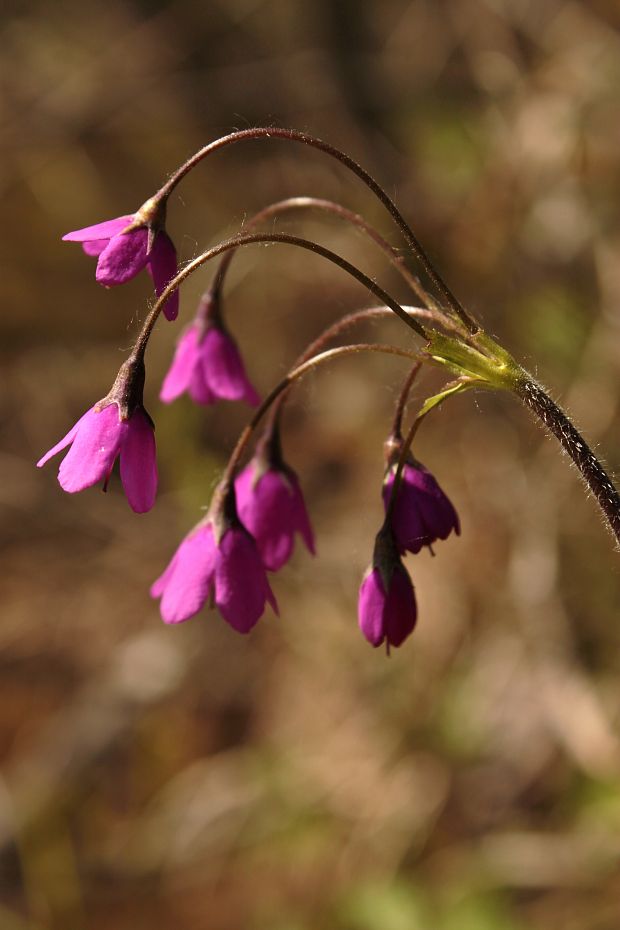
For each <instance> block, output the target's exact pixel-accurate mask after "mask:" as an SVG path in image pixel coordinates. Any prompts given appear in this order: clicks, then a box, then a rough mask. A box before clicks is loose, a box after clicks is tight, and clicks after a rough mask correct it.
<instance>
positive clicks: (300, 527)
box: [289, 475, 316, 555]
mask: <svg viewBox="0 0 620 930" xmlns="http://www.w3.org/2000/svg"><path fill="white" fill-rule="evenodd" d="M289 480H290V481H291V482H292V489H293V491H292V493H293V501H292V508H293V519H294V521H295V529H296V530H297V532H298V533H299V534H300V536H301V538H302V539H303V541H304V542H305V544H306V548H307V550H308V552H309V553H310V554H311V555H316V547H315V544H314V531H313V529H312V524H311V523H310V517H309V516H308V511H307V509H306V502H305V500H304V496H303V493H302V490H301V485H300V484H299V480H298V478H297V476H294V475H291V476H290V478H289Z"/></svg>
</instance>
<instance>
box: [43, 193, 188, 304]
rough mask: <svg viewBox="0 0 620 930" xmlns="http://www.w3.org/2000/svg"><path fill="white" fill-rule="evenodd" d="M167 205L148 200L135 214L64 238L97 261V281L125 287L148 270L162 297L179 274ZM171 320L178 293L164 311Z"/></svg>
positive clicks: (176, 292) (80, 230) (99, 224)
mask: <svg viewBox="0 0 620 930" xmlns="http://www.w3.org/2000/svg"><path fill="white" fill-rule="evenodd" d="M165 213H166V205H165V202H156V201H153V200H147V201H146V203H145V204H143V205H142V206H141V207H140V209H139V210H138V211H137V212H136V213H130V214H128V215H127V216H119V217H117V218H116V219H114V220H105V221H104V222H103V223H96V224H95V225H94V226H85V227H84V229H76V230H74V231H73V232H70V233H67V234H66V236H63V237H62V238H63V241H65V242H81V243H82V248H83V249H84V251H85V252H86V254H87V255H92V256H95V257H97V258H98V261H97V272H96V275H95V277H96V279H97V281H98V282H99V284H103V285H104V286H105V287H113V286H114V285H115V284H124V283H125V281H129V280H131V278H135V276H136V275H137V274H138V273H139V272H140V271H142V269H143V268H147V269H148V271H149V274H150V275H151V277H152V278H153V284H154V285H155V293H156V294H157V296H158V297H159V295H160V294H162V293H163V291H164V289H165V287H166V285H167V284H168V283H169V281H171V280H172V278H173V277H174V276H175V274H176V273H177V253H176V249H175V247H174V244H173V242H172V240H171V238H170V236H169V235H168V233H167V232H166V229H165ZM163 312H164V315H165V316H166V318H167V319H168V320H176V318H177V316H178V314H179V291H178V288H177V290H175V291H174V293H173V294H171V295H170V297H169V298H168V300H167V301H166V303H165V304H164V307H163Z"/></svg>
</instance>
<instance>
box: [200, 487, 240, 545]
mask: <svg viewBox="0 0 620 930" xmlns="http://www.w3.org/2000/svg"><path fill="white" fill-rule="evenodd" d="M198 525H199V526H201V525H210V526H211V528H212V529H213V536H214V537H215V542H216V545H218V546H219V544H220V542H221V540H222V537H223V536H224V534H225V533H227V532H228V530H241V531H242V532H244V533H247V530H246V529H245V527H244V526H243V524H242V523H241V520H240V519H239V515H238V513H237V495H236V493H235V483H234V481H230V480H228V479H226V478H225V479H224V480H223V481H220V483H219V484H218V486H217V487H216V489H215V491H214V492H213V497H212V498H211V503H210V504H209V510H208V511H207V515H206V517H205V518H204V520H201V522H200V523H199V524H198ZM248 535H249V534H248Z"/></svg>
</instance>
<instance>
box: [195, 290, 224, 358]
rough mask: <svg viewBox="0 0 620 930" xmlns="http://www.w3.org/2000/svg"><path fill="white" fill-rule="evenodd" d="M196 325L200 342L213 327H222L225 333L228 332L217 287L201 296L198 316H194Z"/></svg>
mask: <svg viewBox="0 0 620 930" xmlns="http://www.w3.org/2000/svg"><path fill="white" fill-rule="evenodd" d="M194 325H195V327H196V331H197V335H198V344H200V343H201V342H202V341H203V339H204V337H205V336H206V335H207V333H208V332H209V330H210V329H211V328H212V327H216V328H217V329H221V330H222V332H225V333H227V332H228V330H227V328H226V325H225V324H224V318H223V316H222V309H221V306H220V296H219V293H218V291H217V290H216V289H215V288H212V287H211V288H209V290H208V291H205V292H204V294H203V295H202V297H201V298H200V302H199V304H198V309H197V310H196V316H195V317H194Z"/></svg>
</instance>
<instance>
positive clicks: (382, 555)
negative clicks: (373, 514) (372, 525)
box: [372, 520, 402, 596]
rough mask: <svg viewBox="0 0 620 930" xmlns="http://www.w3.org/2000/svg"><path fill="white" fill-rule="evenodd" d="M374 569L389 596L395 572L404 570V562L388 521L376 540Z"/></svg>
mask: <svg viewBox="0 0 620 930" xmlns="http://www.w3.org/2000/svg"><path fill="white" fill-rule="evenodd" d="M372 567H373V569H375V568H376V569H377V571H378V572H379V574H380V576H381V581H382V582H383V588H384V591H385V594H386V596H387V594H388V592H389V590H390V587H391V584H392V578H393V577H394V572H395V571H396V570H397V569H398V568H402V562H401V558H400V553H399V551H398V546H397V545H396V540H395V538H394V532H393V530H392V527H391V526H390V525H389V524H388V522H387V520H386V521H385V523H384V524H383V526H382V527H381V529H380V530H379V532H378V533H377V535H376V538H375V548H374V550H373V554H372Z"/></svg>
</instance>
